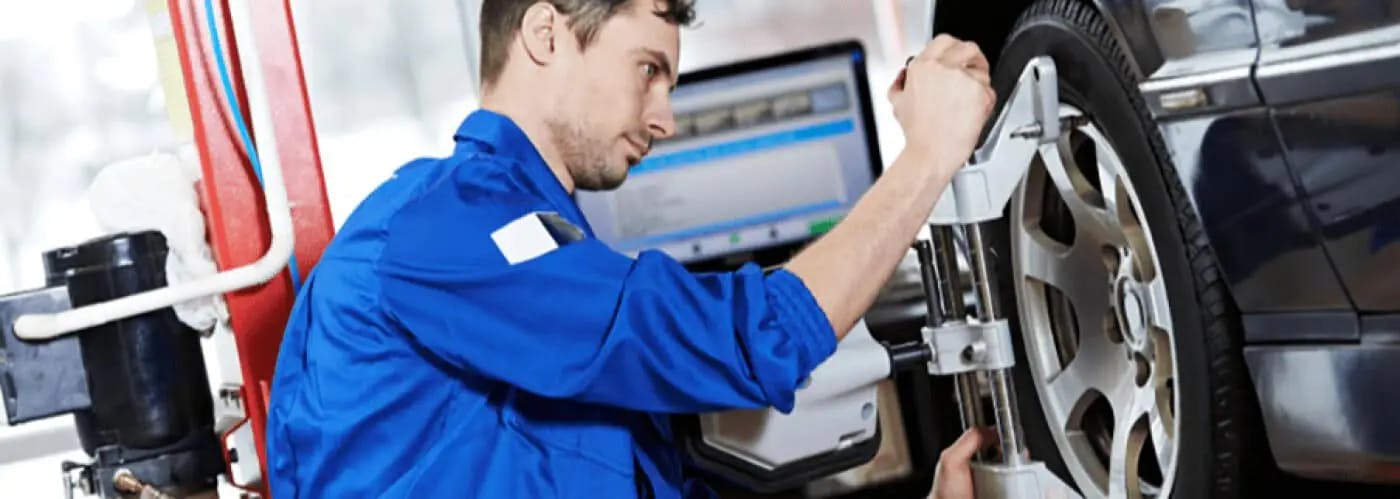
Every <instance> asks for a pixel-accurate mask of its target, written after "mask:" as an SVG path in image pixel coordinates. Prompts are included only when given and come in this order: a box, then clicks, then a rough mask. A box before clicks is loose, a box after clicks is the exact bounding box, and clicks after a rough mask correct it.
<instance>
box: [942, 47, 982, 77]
mask: <svg viewBox="0 0 1400 499" xmlns="http://www.w3.org/2000/svg"><path fill="white" fill-rule="evenodd" d="M938 60H940V61H943V63H944V64H947V65H949V66H953V67H955V68H967V69H972V70H981V71H983V72H989V71H991V69H992V65H991V64H989V63H988V62H987V56H985V55H983V54H982V49H981V48H978V47H977V44H975V43H972V42H958V43H956V44H954V45H953V46H952V47H949V48H948V50H947V51H945V52H943V53H942V54H941V55H940V57H939V58H938Z"/></svg>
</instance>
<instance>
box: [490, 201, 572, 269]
mask: <svg viewBox="0 0 1400 499" xmlns="http://www.w3.org/2000/svg"><path fill="white" fill-rule="evenodd" d="M491 240H493V241H495V242H496V248H497V249H500V250H501V254H502V255H504V256H505V257H506V262H509V263H510V264H511V265H515V264H517V263H520V262H524V261H528V260H530V259H532V258H535V257H538V256H540V255H543V254H545V253H549V252H551V251H554V250H556V249H559V243H557V242H555V241H554V236H552V235H550V233H549V229H548V228H546V227H545V226H544V222H542V221H540V217H539V216H538V214H536V213H527V214H525V215H522V216H521V217H520V218H517V219H515V220H512V221H511V222H510V223H508V224H506V225H505V226H504V227H501V228H499V229H496V231H495V232H492V233H491Z"/></svg>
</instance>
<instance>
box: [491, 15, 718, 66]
mask: <svg viewBox="0 0 1400 499" xmlns="http://www.w3.org/2000/svg"><path fill="white" fill-rule="evenodd" d="M631 1H633V0H483V1H482V2H481V28H480V29H481V80H482V81H483V82H485V83H491V82H493V81H495V80H496V78H497V77H498V76H500V75H501V72H502V71H504V70H505V67H506V59H507V58H508V57H509V56H510V41H511V40H512V39H513V38H515V33H516V31H518V30H519V29H520V22H521V20H522V19H524V17H525V11H526V10H527V9H529V8H530V6H531V5H534V4H536V3H539V2H548V3H549V4H550V5H553V6H554V8H555V10H558V11H559V12H560V13H562V14H564V15H565V16H569V29H571V30H573V32H574V36H575V37H576V38H578V44H579V46H580V47H582V48H588V45H589V44H590V43H592V42H593V37H594V36H596V35H597V34H598V29H599V28H602V27H603V23H605V22H607V21H608V19H611V18H612V17H613V15H616V14H617V11H618V9H620V8H621V7H623V6H625V5H627V3H628V2H631ZM653 13H654V14H656V16H657V17H660V18H662V19H665V20H666V22H669V23H671V24H675V25H677V26H688V25H690V23H691V22H692V21H694V20H695V0H668V1H667V2H666V8H664V9H661V10H657V11H654V12H653Z"/></svg>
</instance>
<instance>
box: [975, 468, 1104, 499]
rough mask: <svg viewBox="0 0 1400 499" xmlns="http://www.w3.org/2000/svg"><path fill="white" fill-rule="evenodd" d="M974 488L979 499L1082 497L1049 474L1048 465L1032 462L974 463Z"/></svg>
mask: <svg viewBox="0 0 1400 499" xmlns="http://www.w3.org/2000/svg"><path fill="white" fill-rule="evenodd" d="M972 485H973V487H974V488H976V489H977V497H983V498H1003V497H1004V498H1008V499H1010V498H1039V499H1070V498H1078V497H1081V496H1080V495H1079V492H1077V491H1075V490H1074V489H1073V488H1071V487H1070V486H1069V485H1068V484H1066V483H1065V482H1064V480H1061V479H1060V477H1058V476H1056V475H1055V474H1054V473H1051V472H1050V469H1049V468H1046V467H1045V463H1042V462H1039V461H1031V462H1026V463H1023V464H986V463H973V465H972Z"/></svg>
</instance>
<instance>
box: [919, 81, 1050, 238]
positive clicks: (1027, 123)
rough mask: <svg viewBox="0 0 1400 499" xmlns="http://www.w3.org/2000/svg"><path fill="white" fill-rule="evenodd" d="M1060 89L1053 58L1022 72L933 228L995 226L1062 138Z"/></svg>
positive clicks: (942, 200)
mask: <svg viewBox="0 0 1400 499" xmlns="http://www.w3.org/2000/svg"><path fill="white" fill-rule="evenodd" d="M1058 88H1059V85H1058V83H1057V74H1056V72H1055V63H1054V61H1052V60H1051V59H1050V58H1049V57H1046V56H1041V57H1037V58H1035V59H1032V60H1031V62H1030V63H1029V64H1027V65H1026V68H1025V69H1024V70H1022V72H1021V77H1020V79H1019V80H1017V82H1016V88H1015V89H1014V90H1012V92H1011V97H1010V98H1009V99H1008V100H1007V102H1006V106H1005V107H1003V109H1002V112H1001V114H1000V115H998V116H997V120H996V122H995V123H993V125H992V128H991V131H990V132H988V134H987V140H986V141H985V142H983V143H982V146H981V147H979V148H978V149H977V151H976V152H974V153H973V154H972V159H971V160H970V161H969V162H968V163H967V165H965V166H963V168H962V169H961V170H958V173H956V174H954V175H953V179H952V181H951V182H949V184H948V190H946V191H944V192H943V195H942V196H941V197H939V198H938V203H937V204H936V205H934V208H933V213H932V214H931V215H929V223H931V224H934V225H955V224H958V225H967V224H974V223H979V222H986V221H989V220H995V219H997V218H1000V217H1001V213H1002V209H1003V208H1005V207H1006V203H1007V202H1008V201H1010V200H1011V193H1012V192H1014V191H1015V189H1016V185H1017V184H1019V183H1020V181H1021V177H1023V176H1025V174H1026V170H1027V169H1028V168H1029V167H1030V163H1031V159H1032V158H1033V157H1034V155H1035V152H1036V150H1037V149H1038V148H1039V147H1040V145H1041V144H1043V143H1047V142H1053V141H1054V140H1056V139H1057V138H1058V137H1059V136H1060V117H1059V103H1060V98H1059V92H1058Z"/></svg>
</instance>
